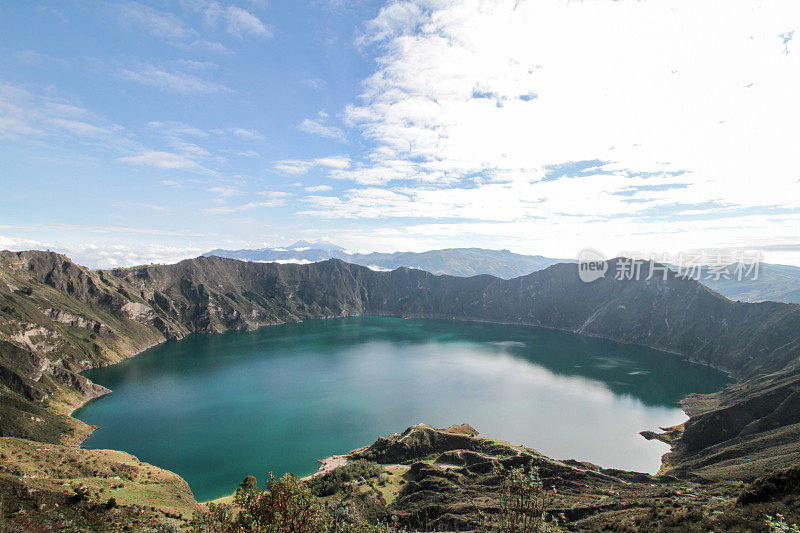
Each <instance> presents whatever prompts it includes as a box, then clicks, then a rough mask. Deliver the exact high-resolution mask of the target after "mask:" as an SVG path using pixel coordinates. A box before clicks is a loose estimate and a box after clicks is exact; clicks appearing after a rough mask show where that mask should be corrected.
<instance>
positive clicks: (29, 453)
mask: <svg viewBox="0 0 800 533" xmlns="http://www.w3.org/2000/svg"><path fill="white" fill-rule="evenodd" d="M197 509H198V506H197V504H196V503H195V501H194V498H193V496H192V493H191V491H190V490H189V487H188V485H187V484H186V482H185V481H183V480H182V479H181V478H180V477H178V476H177V475H176V474H173V473H172V472H168V471H166V470H162V469H160V468H156V467H154V466H152V465H149V464H147V463H143V462H141V461H139V460H138V459H136V458H135V457H133V456H131V455H129V454H127V453H124V452H118V451H110V450H82V449H79V448H75V447H72V446H61V445H55V444H42V443H34V442H31V441H26V440H22V439H16V438H7V437H6V438H0V524H3V525H5V527H7V528H10V529H9V531H14V529H13V527H20V528H23V529H25V528H29V527H30V528H34V530H35V528H39V530H41V531H53V530H59V531H60V530H64V531H73V530H89V531H108V530H116V529H117V528H119V527H122V525H128V526H129V527H132V528H133V529H134V530H140V529H146V528H157V527H160V525H161V523H162V522H167V521H175V522H178V521H180V520H182V519H189V518H190V517H191V516H192V515H193V514H194V512H195V511H196V510H197ZM2 530H3V529H2V528H0V531H2Z"/></svg>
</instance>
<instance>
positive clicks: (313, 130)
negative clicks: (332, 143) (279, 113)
mask: <svg viewBox="0 0 800 533" xmlns="http://www.w3.org/2000/svg"><path fill="white" fill-rule="evenodd" d="M297 129H299V130H300V131H304V132H306V133H310V134H312V135H319V136H320V137H328V138H329V139H337V140H340V141H343V140H344V131H342V130H341V129H340V128H337V127H336V126H326V125H325V124H322V123H321V122H318V121H316V120H311V119H310V118H307V119H304V120H303V122H301V123H300V124H298V125H297Z"/></svg>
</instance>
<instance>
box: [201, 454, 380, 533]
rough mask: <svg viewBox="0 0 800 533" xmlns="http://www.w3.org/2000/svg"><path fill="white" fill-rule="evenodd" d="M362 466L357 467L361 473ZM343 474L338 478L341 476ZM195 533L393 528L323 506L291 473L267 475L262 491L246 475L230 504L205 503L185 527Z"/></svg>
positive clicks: (367, 532) (375, 532)
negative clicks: (205, 507)
mask: <svg viewBox="0 0 800 533" xmlns="http://www.w3.org/2000/svg"><path fill="white" fill-rule="evenodd" d="M363 468H364V466H363V465H360V466H359V467H357V469H358V470H359V471H363ZM344 476H345V475H343V476H342V477H344ZM189 528H190V530H191V531H194V532H196V533H208V532H214V533H229V532H230V533H233V532H242V533H245V532H248V533H249V532H252V533H325V532H330V533H391V532H393V531H395V529H394V528H391V527H389V526H386V525H383V524H373V523H369V522H365V521H362V520H360V519H359V518H358V516H357V515H356V514H355V513H353V512H352V509H350V508H348V507H347V506H346V505H337V506H325V505H324V504H323V503H322V502H321V501H320V500H318V499H317V498H316V497H315V496H314V494H313V492H312V490H311V489H310V488H309V487H308V486H307V485H306V484H305V483H303V482H302V481H300V479H298V478H296V477H295V476H293V475H292V474H286V475H284V476H283V477H282V478H280V479H277V478H276V477H275V476H274V475H272V474H270V476H269V479H268V480H267V485H266V487H264V489H263V490H261V489H259V488H258V483H257V481H256V478H255V477H253V476H247V477H246V478H245V480H244V481H243V482H242V483H241V484H240V485H239V489H238V490H237V491H236V495H235V496H234V503H233V505H228V504H213V503H212V504H209V506H208V509H207V510H206V511H202V512H198V513H197V514H195V516H194V518H193V519H192V521H191V522H190V524H189Z"/></svg>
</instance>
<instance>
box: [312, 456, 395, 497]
mask: <svg viewBox="0 0 800 533" xmlns="http://www.w3.org/2000/svg"><path fill="white" fill-rule="evenodd" d="M382 472H383V469H382V468H381V467H380V466H378V464H376V463H373V462H371V461H364V460H356V461H353V462H352V463H348V464H347V465H345V466H341V467H339V468H336V469H334V470H333V471H331V472H326V473H325V474H322V475H318V476H314V477H312V478H311V479H310V480H309V481H308V486H309V487H311V492H313V493H314V495H316V496H330V495H331V494H335V493H337V492H339V491H341V490H343V488H344V485H345V484H346V483H349V482H351V481H353V480H361V479H363V480H367V479H370V478H376V477H378V476H380V474H381V473H382Z"/></svg>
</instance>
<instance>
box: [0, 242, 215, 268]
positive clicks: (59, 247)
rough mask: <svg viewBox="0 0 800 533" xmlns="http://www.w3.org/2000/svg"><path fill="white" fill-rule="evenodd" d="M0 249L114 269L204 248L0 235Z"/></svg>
mask: <svg viewBox="0 0 800 533" xmlns="http://www.w3.org/2000/svg"><path fill="white" fill-rule="evenodd" d="M0 249H8V250H51V251H55V252H58V253H62V254H64V255H66V256H67V257H69V258H70V259H72V260H73V261H75V262H76V263H78V264H79V265H83V266H87V267H89V268H116V267H127V266H135V265H146V264H151V263H161V264H169V263H177V262H178V261H181V260H183V259H189V258H191V257H197V256H199V255H201V254H203V253H204V252H206V251H208V250H207V249H202V248H198V247H192V246H174V247H173V246H160V245H144V244H133V243H132V244H103V245H97V244H91V245H90V244H63V243H59V242H42V241H38V240H35V239H27V238H19V237H11V236H6V235H0Z"/></svg>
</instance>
